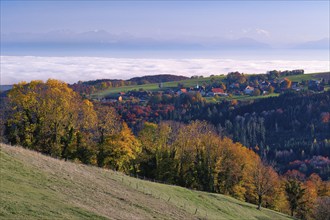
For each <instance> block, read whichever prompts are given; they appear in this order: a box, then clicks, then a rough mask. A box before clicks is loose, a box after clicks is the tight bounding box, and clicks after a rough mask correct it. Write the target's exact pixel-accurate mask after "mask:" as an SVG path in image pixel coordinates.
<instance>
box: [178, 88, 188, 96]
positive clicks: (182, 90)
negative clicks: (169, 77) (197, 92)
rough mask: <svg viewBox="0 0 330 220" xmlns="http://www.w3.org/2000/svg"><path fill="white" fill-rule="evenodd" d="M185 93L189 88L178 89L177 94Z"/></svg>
mask: <svg viewBox="0 0 330 220" xmlns="http://www.w3.org/2000/svg"><path fill="white" fill-rule="evenodd" d="M183 93H187V89H179V90H178V91H176V94H177V95H181V94H183Z"/></svg>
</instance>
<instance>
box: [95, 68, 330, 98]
mask: <svg viewBox="0 0 330 220" xmlns="http://www.w3.org/2000/svg"><path fill="white" fill-rule="evenodd" d="M224 78H225V76H224V75H222V76H213V77H205V78H198V79H187V80H181V81H176V82H166V83H163V88H162V89H160V88H159V85H158V83H150V84H144V85H133V86H123V87H117V88H110V89H106V90H104V91H101V92H98V93H95V94H92V95H91V98H103V97H105V96H108V95H113V94H117V93H119V92H128V91H131V90H139V89H144V90H148V91H158V90H165V89H170V88H177V87H178V84H179V83H181V84H183V85H184V87H191V86H196V85H197V84H199V85H203V83H210V82H211V80H222V79H224ZM283 78H285V77H283ZM286 78H288V79H290V80H291V81H293V82H301V81H302V80H311V79H319V78H325V79H328V80H329V79H330V72H323V73H309V74H303V75H295V76H288V77H286ZM325 89H326V90H328V89H329V86H326V88H325ZM271 96H278V94H273V95H271ZM267 97H269V96H246V95H245V96H232V97H222V98H220V100H221V99H229V100H232V99H237V100H252V99H257V98H267ZM207 101H210V102H216V101H217V100H215V99H213V98H207Z"/></svg>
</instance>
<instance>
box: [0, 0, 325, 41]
mask: <svg viewBox="0 0 330 220" xmlns="http://www.w3.org/2000/svg"><path fill="white" fill-rule="evenodd" d="M329 7H330V6H329V1H266V0H265V1H153V2H152V1H46V0H45V1H42V0H41V1H40V0H39V1H30V0H29V1H6V0H5V1H3V0H1V33H13V32H14V33H22V32H24V33H25V32H28V33H45V32H50V31H57V30H70V31H74V32H85V31H91V30H105V31H107V32H110V33H115V34H122V33H127V34H131V35H134V36H136V37H152V38H154V39H158V40H161V39H175V38H180V39H189V38H198V37H204V38H205V37H207V38H212V37H222V38H229V39H235V38H241V37H251V38H253V39H256V40H258V41H261V42H265V43H272V44H290V43H293V42H304V41H313V40H319V39H323V38H326V37H329V26H330V24H329V20H330V18H329V10H330V8H329Z"/></svg>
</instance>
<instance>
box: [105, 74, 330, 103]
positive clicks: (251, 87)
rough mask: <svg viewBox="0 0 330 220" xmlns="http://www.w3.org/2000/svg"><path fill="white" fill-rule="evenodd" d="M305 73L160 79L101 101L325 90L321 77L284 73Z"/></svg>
mask: <svg viewBox="0 0 330 220" xmlns="http://www.w3.org/2000/svg"><path fill="white" fill-rule="evenodd" d="M301 74H304V70H292V71H283V72H280V71H275V72H274V71H269V72H268V73H267V74H262V75H251V76H250V75H245V74H241V73H239V72H232V73H228V75H227V76H226V77H225V78H224V79H222V80H212V79H211V80H210V82H209V83H205V82H204V83H201V84H199V83H196V85H195V86H190V87H185V85H184V84H183V83H178V85H177V87H171V88H167V87H165V86H164V84H163V83H159V84H158V89H157V90H152V91H151V90H150V91H149V90H145V89H143V88H140V89H138V90H137V89H133V90H130V91H127V92H123V91H122V92H119V93H116V94H111V95H109V96H106V97H105V98H104V99H103V102H117V101H119V102H122V101H130V100H131V101H132V100H136V101H139V102H140V103H145V102H147V101H148V100H149V99H150V97H151V96H153V95H169V96H180V95H182V94H196V93H199V94H200V95H201V96H202V97H205V98H207V97H216V98H218V97H222V98H226V97H233V96H235V97H240V96H256V97H257V96H267V95H270V94H281V93H283V92H286V91H295V92H299V91H301V90H310V91H314V92H321V91H324V85H325V84H327V83H328V82H326V81H325V80H324V79H320V80H316V79H312V80H305V81H304V80H302V81H291V80H289V79H288V78H286V77H281V76H290V75H301Z"/></svg>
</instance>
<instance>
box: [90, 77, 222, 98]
mask: <svg viewBox="0 0 330 220" xmlns="http://www.w3.org/2000/svg"><path fill="white" fill-rule="evenodd" d="M224 78H225V76H213V77H205V78H198V79H186V80H181V81H175V82H165V83H163V88H162V89H160V88H159V84H158V83H150V84H144V85H134V86H123V87H117V88H110V89H106V90H104V91H101V92H98V93H95V94H93V95H92V98H101V97H104V96H107V95H111V94H116V93H118V92H128V91H130V90H139V89H144V90H149V91H158V90H165V89H170V88H177V87H178V84H179V83H181V84H183V85H184V87H190V86H196V85H197V84H199V85H203V83H210V82H211V80H212V79H213V80H221V79H224Z"/></svg>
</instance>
